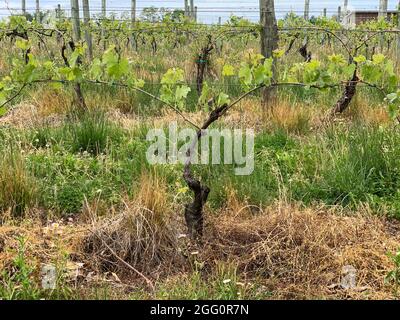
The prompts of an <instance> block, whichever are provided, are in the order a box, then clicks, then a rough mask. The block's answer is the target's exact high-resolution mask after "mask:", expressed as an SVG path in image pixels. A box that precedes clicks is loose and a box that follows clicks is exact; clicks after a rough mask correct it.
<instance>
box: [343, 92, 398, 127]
mask: <svg viewBox="0 0 400 320" xmlns="http://www.w3.org/2000/svg"><path fill="white" fill-rule="evenodd" d="M346 116H348V117H350V118H351V119H354V120H360V121H362V122H363V123H365V124H378V125H383V124H389V123H391V122H392V120H391V119H390V117H389V114H388V112H387V107H386V106H384V105H377V106H371V104H370V103H369V101H366V100H365V99H362V98H361V97H357V99H356V103H353V104H352V105H351V107H350V108H349V109H348V110H347V112H346Z"/></svg>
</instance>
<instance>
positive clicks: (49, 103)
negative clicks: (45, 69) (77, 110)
mask: <svg viewBox="0 0 400 320" xmlns="http://www.w3.org/2000/svg"><path fill="white" fill-rule="evenodd" d="M30 94H31V101H32V104H33V105H34V106H35V107H36V108H37V112H38V115H39V116H40V117H50V116H52V115H63V114H65V113H67V112H68V110H70V108H71V105H72V97H73V96H72V95H71V94H70V93H69V92H66V91H64V90H57V89H54V88H51V87H49V86H44V87H40V88H38V89H37V90H36V91H32V92H31V93H30Z"/></svg>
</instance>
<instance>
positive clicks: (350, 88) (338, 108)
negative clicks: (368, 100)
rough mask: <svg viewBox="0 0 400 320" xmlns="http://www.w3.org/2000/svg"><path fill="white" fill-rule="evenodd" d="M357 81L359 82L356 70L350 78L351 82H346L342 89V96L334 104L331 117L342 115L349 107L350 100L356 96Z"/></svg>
mask: <svg viewBox="0 0 400 320" xmlns="http://www.w3.org/2000/svg"><path fill="white" fill-rule="evenodd" d="M358 80H359V78H358V76H357V69H356V70H355V71H354V74H353V77H352V78H351V80H350V81H347V83H346V85H345V87H344V92H343V95H342V96H341V97H340V99H339V100H338V101H337V102H336V104H335V106H334V108H333V109H332V115H334V114H337V113H342V112H343V111H345V110H346V109H347V108H348V107H349V105H350V102H351V100H352V99H353V97H354V95H355V94H356V89H357V82H358Z"/></svg>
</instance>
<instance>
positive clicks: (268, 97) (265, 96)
mask: <svg viewBox="0 0 400 320" xmlns="http://www.w3.org/2000/svg"><path fill="white" fill-rule="evenodd" d="M260 23H261V54H262V55H263V56H264V57H265V58H270V57H272V56H273V51H274V50H275V49H277V48H278V25H277V22H276V17H275V4H274V0H260ZM273 73H274V76H273V81H275V79H276V64H275V62H274V65H273ZM261 94H262V99H261V103H262V107H263V115H265V111H266V110H267V109H270V108H271V107H272V106H273V105H274V96H273V89H272V88H264V89H263V90H262V93H261Z"/></svg>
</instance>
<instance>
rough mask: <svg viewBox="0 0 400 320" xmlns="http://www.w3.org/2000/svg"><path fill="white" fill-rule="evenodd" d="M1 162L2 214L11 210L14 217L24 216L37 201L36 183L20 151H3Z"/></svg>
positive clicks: (0, 193) (0, 198)
mask: <svg viewBox="0 0 400 320" xmlns="http://www.w3.org/2000/svg"><path fill="white" fill-rule="evenodd" d="M3 152H4V153H3V155H2V161H1V162H0V214H1V212H5V211H7V210H10V212H11V215H12V216H16V217H20V216H23V215H24V213H25V212H26V210H28V209H29V208H31V207H33V206H34V205H35V203H36V200H37V187H36V181H35V179H34V178H33V176H32V175H31V174H30V173H29V172H28V171H27V168H26V163H25V160H24V158H23V157H22V155H21V153H20V151H19V150H16V149H14V148H9V149H8V150H3Z"/></svg>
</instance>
